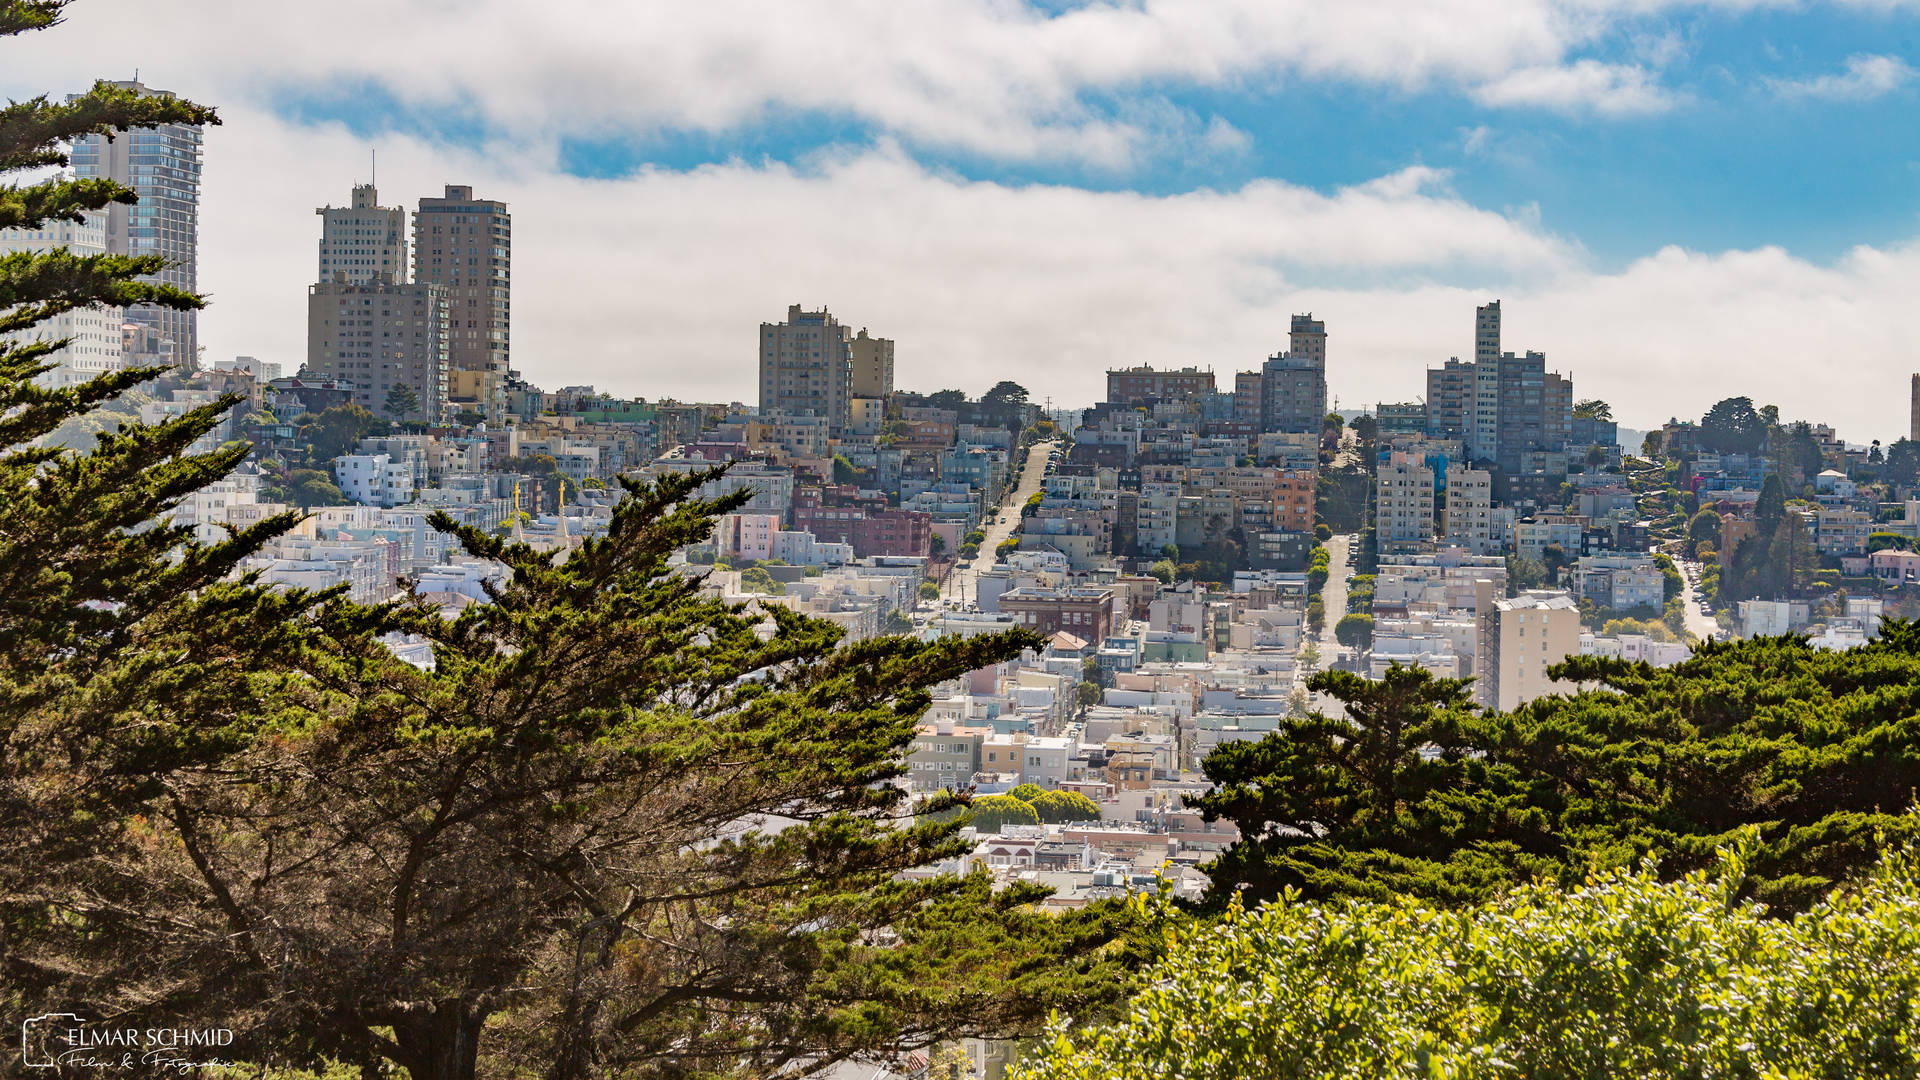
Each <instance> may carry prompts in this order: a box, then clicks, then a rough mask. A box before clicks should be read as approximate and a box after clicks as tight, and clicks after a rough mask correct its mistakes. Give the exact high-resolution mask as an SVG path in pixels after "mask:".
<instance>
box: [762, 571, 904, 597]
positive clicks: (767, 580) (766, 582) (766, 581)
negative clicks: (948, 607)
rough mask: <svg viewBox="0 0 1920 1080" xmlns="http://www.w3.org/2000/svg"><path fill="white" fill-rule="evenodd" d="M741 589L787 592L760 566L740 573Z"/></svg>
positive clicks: (770, 592)
mask: <svg viewBox="0 0 1920 1080" xmlns="http://www.w3.org/2000/svg"><path fill="white" fill-rule="evenodd" d="M740 587H741V588H742V589H744V590H746V591H747V592H750V593H760V594H762V595H768V596H784V595H786V592H787V587H786V585H785V584H784V583H782V582H779V581H775V580H774V577H773V575H772V574H770V573H768V572H767V571H766V569H765V568H764V567H759V566H749V567H747V568H746V569H745V570H742V571H740ZM939 592H940V590H939V589H935V590H934V595H936V596H937V595H939Z"/></svg>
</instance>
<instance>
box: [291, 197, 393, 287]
mask: <svg viewBox="0 0 1920 1080" xmlns="http://www.w3.org/2000/svg"><path fill="white" fill-rule="evenodd" d="M314 213H316V214H318V215H320V219H321V225H320V266H319V273H318V275H317V276H316V277H315V278H314V280H315V281H347V282H351V283H352V284H355V285H368V284H373V283H375V282H379V281H383V280H384V281H389V282H402V283H403V282H405V281H406V280H407V210H406V207H403V206H381V205H380V192H379V190H378V189H376V188H375V187H374V186H373V185H372V184H355V185H354V187H353V196H352V198H351V199H350V200H349V202H348V204H347V205H346V206H322V207H318V208H316V209H315V210H314Z"/></svg>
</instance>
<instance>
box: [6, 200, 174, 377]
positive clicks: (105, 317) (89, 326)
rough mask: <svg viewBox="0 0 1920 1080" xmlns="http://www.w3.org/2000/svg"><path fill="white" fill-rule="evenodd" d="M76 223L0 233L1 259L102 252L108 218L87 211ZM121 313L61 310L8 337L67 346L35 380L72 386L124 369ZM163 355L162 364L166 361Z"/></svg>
mask: <svg viewBox="0 0 1920 1080" xmlns="http://www.w3.org/2000/svg"><path fill="white" fill-rule="evenodd" d="M82 217H83V220H81V221H48V222H43V223H42V224H40V225H38V226H36V227H34V228H31V229H0V256H6V255H18V254H34V255H44V254H46V253H47V252H49V251H52V250H53V249H54V248H66V249H67V250H68V251H71V252H73V253H74V254H75V255H81V256H85V255H105V254H107V215H106V214H102V213H97V212H89V213H86V214H83V215H82ZM124 322H125V319H124V313H123V309H121V308H117V307H95V306H93V305H88V306H86V307H79V308H74V309H73V310H71V311H63V312H61V313H60V314H58V315H55V316H54V317H53V318H51V319H48V320H47V321H46V322H43V323H40V324H38V325H36V326H34V327H33V328H32V329H31V330H25V331H21V332H19V333H16V334H11V335H7V337H9V338H11V339H12V340H15V341H30V340H37V341H59V340H61V339H66V342H67V344H66V345H65V346H63V347H62V348H60V349H59V350H58V351H56V352H54V353H52V354H50V355H49V356H48V357H47V361H48V362H50V363H53V364H55V365H58V366H56V367H55V368H54V369H53V370H51V371H49V372H47V373H46V374H45V375H42V376H41V377H40V378H39V379H38V380H37V381H39V382H40V383H42V384H44V385H47V386H53V387H65V386H75V385H78V384H80V383H83V382H87V381H89V380H91V379H95V378H98V377H99V376H101V375H105V374H106V373H108V372H110V371H119V370H120V369H121V368H122V367H125V366H126V355H127V350H126V347H125V339H124V336H123V331H122V329H121V328H122V326H123V325H124ZM171 359H172V357H171V353H164V354H163V356H162V359H161V363H169V362H171Z"/></svg>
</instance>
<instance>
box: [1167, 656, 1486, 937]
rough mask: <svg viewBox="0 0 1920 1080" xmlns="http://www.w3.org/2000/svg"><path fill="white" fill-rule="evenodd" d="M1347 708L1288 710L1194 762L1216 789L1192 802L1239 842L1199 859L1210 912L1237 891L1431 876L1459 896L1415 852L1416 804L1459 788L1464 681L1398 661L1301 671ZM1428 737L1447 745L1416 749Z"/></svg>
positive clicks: (1338, 890)
mask: <svg viewBox="0 0 1920 1080" xmlns="http://www.w3.org/2000/svg"><path fill="white" fill-rule="evenodd" d="M1307 688H1308V689H1309V690H1312V691H1314V692H1315V693H1324V694H1330V695H1332V696H1333V697H1335V698H1337V699H1338V700H1339V701H1340V702H1341V703H1342V704H1343V705H1345V707H1346V713H1347V718H1346V719H1333V718H1330V717H1327V716H1324V715H1322V714H1319V713H1313V714H1309V715H1306V716H1289V717H1285V718H1283V719H1282V720H1281V722H1280V726H1279V727H1278V728H1277V729H1276V730H1275V732H1274V733H1273V734H1272V735H1269V736H1267V737H1266V738H1264V739H1261V740H1259V741H1258V742H1228V743H1222V744H1220V746H1219V747H1218V748H1217V749H1215V750H1214V751H1213V752H1212V753H1211V754H1209V755H1207V758H1206V760H1205V761H1204V762H1203V763H1202V765H1201V768H1202V770H1203V771H1204V772H1205V773H1206V776H1207V779H1208V780H1210V781H1212V783H1213V785H1214V790H1213V791H1211V792H1209V793H1208V794H1206V795H1203V796H1200V797H1199V798H1198V799H1196V800H1194V802H1195V804H1196V805H1197V806H1198V807H1199V808H1200V810H1201V811H1202V812H1203V813H1204V814H1205V815H1206V816H1207V819H1208V820H1209V821H1211V820H1215V819H1218V818H1222V817H1224V818H1230V819H1232V820H1233V822H1234V823H1235V824H1236V825H1237V826H1239V828H1240V833H1241V836H1242V839H1241V840H1240V841H1239V842H1238V843H1236V844H1234V845H1233V847H1231V848H1230V849H1228V850H1227V851H1226V852H1225V853H1223V854H1222V855H1221V856H1220V857H1219V858H1218V859H1216V860H1215V861H1214V862H1212V863H1209V864H1208V866H1207V873H1208V875H1209V876H1210V877H1212V879H1213V890H1212V891H1211V892H1210V893H1209V894H1208V899H1207V903H1208V905H1209V906H1210V907H1212V908H1214V909H1216V910H1218V909H1221V908H1224V907H1225V906H1226V904H1227V901H1228V899H1229V898H1230V897H1232V896H1234V895H1236V893H1238V892H1239V891H1240V890H1245V892H1246V898H1247V900H1248V901H1249V902H1254V901H1260V900H1267V899H1272V898H1273V897H1276V896H1279V895H1280V893H1281V891H1282V890H1283V889H1288V888H1294V889H1301V890H1303V892H1304V894H1305V895H1306V896H1308V897H1310V898H1324V897H1330V896H1339V895H1346V894H1350V893H1357V894H1359V895H1369V896H1380V897H1384V896H1388V895H1393V894H1396V893H1400V892H1409V891H1418V892H1422V893H1424V892H1427V891H1429V890H1431V889H1433V888H1434V887H1435V886H1436V885H1438V886H1440V887H1442V890H1443V893H1442V894H1443V895H1447V896H1450V897H1457V896H1459V895H1460V894H1461V889H1462V888H1463V887H1465V886H1470V885H1471V884H1472V883H1473V880H1474V879H1473V878H1472V877H1468V879H1467V880H1466V881H1465V882H1463V883H1461V884H1458V885H1451V886H1450V887H1449V885H1450V883H1448V882H1446V881H1444V880H1440V881H1437V882H1436V881H1435V879H1436V878H1437V877H1440V875H1436V874H1435V873H1434V872H1433V871H1432V869H1431V868H1430V867H1428V866H1427V865H1425V864H1424V863H1423V862H1422V861H1420V860H1419V859H1417V858H1409V856H1415V855H1417V854H1418V853H1421V852H1422V851H1423V850H1424V849H1425V847H1426V844H1427V841H1426V840H1425V838H1424V837H1422V836H1421V835H1420V832H1421V831H1422V830H1420V829H1419V828H1418V827H1417V825H1418V822H1417V819H1416V818H1415V817H1414V816H1413V815H1414V814H1415V812H1416V808H1417V807H1419V806H1420V804H1421V803H1422V802H1423V801H1424V800H1425V799H1426V797H1427V796H1428V795H1429V794H1430V793H1432V792H1436V791H1438V792H1446V791H1449V790H1452V789H1453V788H1455V787H1457V786H1459V784H1460V783H1461V781H1460V779H1459V778H1458V775H1457V774H1459V773H1460V772H1461V771H1462V770H1464V769H1467V768H1469V767H1470V766H1469V763H1467V762H1466V761H1464V760H1463V759H1462V757H1461V755H1459V754H1458V753H1456V752H1454V748H1456V747H1458V746H1459V745H1460V743H1461V735H1460V733H1459V728H1460V724H1461V721H1462V719H1463V715H1464V712H1465V710H1466V709H1467V708H1468V705H1467V683H1466V682H1465V681H1463V680H1458V679H1437V678H1435V677H1434V676H1433V675H1432V673H1430V672H1428V671H1426V670H1425V669H1422V668H1410V667H1402V666H1400V665H1398V664H1395V665H1393V666H1391V667H1389V668H1388V669H1387V673H1386V678H1385V679H1383V680H1382V681H1380V682H1372V681H1370V680H1367V679H1363V678H1361V677H1360V676H1358V675H1355V674H1353V673H1352V672H1347V671H1323V672H1319V673H1318V674H1315V675H1313V676H1312V677H1310V678H1309V679H1308V680H1307ZM1428 745H1433V746H1437V747H1439V748H1441V749H1442V750H1443V751H1444V753H1443V754H1442V755H1441V756H1439V757H1435V758H1427V757H1424V756H1422V754H1421V753H1420V750H1421V748H1422V747H1425V746H1428Z"/></svg>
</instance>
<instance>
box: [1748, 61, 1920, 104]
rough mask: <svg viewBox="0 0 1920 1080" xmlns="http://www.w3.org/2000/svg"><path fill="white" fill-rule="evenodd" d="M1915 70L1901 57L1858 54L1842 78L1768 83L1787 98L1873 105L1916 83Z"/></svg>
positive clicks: (1772, 81) (1782, 80)
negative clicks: (1878, 99) (1879, 98)
mask: <svg viewBox="0 0 1920 1080" xmlns="http://www.w3.org/2000/svg"><path fill="white" fill-rule="evenodd" d="M1913 76H1914V69H1913V68H1912V67H1911V66H1909V65H1908V64H1907V62H1906V61H1905V60H1902V59H1900V58H1899V57H1897V56H1879V55H1875V54H1872V53H1858V54H1855V55H1853V56H1849V57H1847V63H1846V70H1845V71H1844V72H1843V73H1840V74H1834V75H1818V76H1815V77H1813V78H1810V79H1768V80H1766V84H1767V87H1768V88H1769V89H1771V90H1772V91H1773V92H1774V93H1776V94H1778V95H1780V96H1781V97H1784V98H1802V99H1805V98H1811V99H1814V100H1818V101H1871V100H1873V99H1874V98H1877V97H1883V96H1885V95H1887V94H1890V93H1892V92H1893V91H1895V90H1898V89H1900V88H1901V87H1903V86H1905V85H1907V84H1908V83H1909V82H1912V81H1913Z"/></svg>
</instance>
